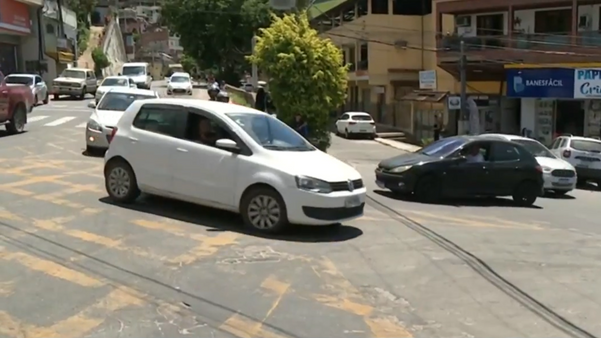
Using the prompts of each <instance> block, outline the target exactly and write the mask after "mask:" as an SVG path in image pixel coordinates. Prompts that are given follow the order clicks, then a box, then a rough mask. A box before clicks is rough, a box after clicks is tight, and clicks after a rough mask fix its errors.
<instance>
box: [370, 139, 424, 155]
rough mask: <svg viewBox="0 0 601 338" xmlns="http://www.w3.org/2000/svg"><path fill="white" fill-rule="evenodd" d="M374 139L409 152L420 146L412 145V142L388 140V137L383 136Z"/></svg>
mask: <svg viewBox="0 0 601 338" xmlns="http://www.w3.org/2000/svg"><path fill="white" fill-rule="evenodd" d="M374 141H376V142H378V143H381V144H383V145H387V146H389V147H392V148H396V149H399V150H403V151H406V152H409V153H412V152H414V151H416V150H418V149H420V148H421V147H418V146H414V145H413V144H409V143H403V142H399V141H394V140H389V139H385V138H375V139H374Z"/></svg>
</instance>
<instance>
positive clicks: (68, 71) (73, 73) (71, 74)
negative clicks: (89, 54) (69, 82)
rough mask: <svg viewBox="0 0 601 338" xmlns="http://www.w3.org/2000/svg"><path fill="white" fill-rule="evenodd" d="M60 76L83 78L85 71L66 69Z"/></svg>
mask: <svg viewBox="0 0 601 338" xmlns="http://www.w3.org/2000/svg"><path fill="white" fill-rule="evenodd" d="M61 77H72V78H76V79H85V78H86V72H84V71H81V70H72V69H66V70H64V71H63V72H62V73H61Z"/></svg>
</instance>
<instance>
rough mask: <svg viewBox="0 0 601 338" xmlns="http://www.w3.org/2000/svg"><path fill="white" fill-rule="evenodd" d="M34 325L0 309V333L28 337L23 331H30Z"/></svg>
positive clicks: (19, 337) (15, 337)
mask: <svg viewBox="0 0 601 338" xmlns="http://www.w3.org/2000/svg"><path fill="white" fill-rule="evenodd" d="M32 328H33V327H32V326H30V325H27V324H24V323H21V321H19V320H17V319H16V318H13V317H12V316H11V315H9V314H8V313H6V312H4V311H0V335H3V336H7V337H14V338H21V337H27V335H23V332H28V331H30V330H31V329H32Z"/></svg>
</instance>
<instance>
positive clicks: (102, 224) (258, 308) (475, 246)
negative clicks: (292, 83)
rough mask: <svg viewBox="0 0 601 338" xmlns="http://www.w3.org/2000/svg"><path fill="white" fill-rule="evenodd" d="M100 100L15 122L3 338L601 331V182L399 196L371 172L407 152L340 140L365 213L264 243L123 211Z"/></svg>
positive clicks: (0, 136) (188, 212) (219, 222)
mask: <svg viewBox="0 0 601 338" xmlns="http://www.w3.org/2000/svg"><path fill="white" fill-rule="evenodd" d="M157 88H159V87H157ZM157 90H164V89H161V88H159V89H157ZM201 95H202V92H199V94H198V96H201ZM86 106H87V100H84V101H69V100H59V101H53V102H51V103H50V104H49V105H47V106H42V107H37V108H35V109H34V111H33V113H31V115H30V123H29V124H28V127H27V129H28V132H26V133H23V134H21V135H16V136H6V135H5V134H4V133H1V132H0V157H1V158H2V161H0V171H1V173H2V174H1V175H0V206H1V207H0V337H1V338H4V337H29V338H42V337H44V338H49V337H61V338H67V337H73V338H81V337H93V338H104V337H107V338H108V337H111V338H114V337H120V336H129V337H149V338H153V337H184V336H189V335H191V336H195V337H243V338H246V337H509V336H521V337H593V336H594V335H601V320H599V317H600V315H598V313H600V312H601V311H600V310H601V305H600V302H601V288H599V287H598V285H599V281H598V279H599V278H598V276H599V275H600V268H599V265H600V263H599V259H598V258H599V257H600V256H601V255H600V253H601V245H600V244H599V243H600V241H599V236H600V235H601V234H599V230H598V229H597V228H596V227H595V223H597V224H599V222H597V221H596V220H594V217H595V215H596V212H595V211H594V210H595V206H598V205H600V203H599V202H601V201H600V200H599V199H600V197H599V196H600V195H599V193H597V192H592V191H576V192H574V193H573V194H571V196H572V197H573V198H566V199H562V200H553V199H541V200H540V201H539V202H537V205H538V206H539V207H540V208H536V209H535V208H532V209H525V208H516V207H513V206H511V205H510V204H509V203H507V202H504V201H503V200H497V201H493V202H490V201H489V202H488V204H486V205H482V204H477V203H475V202H467V201H466V202H463V201H462V203H461V204H454V205H426V204H418V203H413V202H409V201H400V200H395V199H393V198H391V197H389V196H386V195H382V194H380V193H378V192H376V191H375V190H377V188H376V187H375V185H374V184H373V169H374V166H375V164H376V163H377V162H378V161H379V160H380V159H382V158H385V157H387V156H392V155H394V154H397V153H398V152H399V151H398V150H395V149H393V148H390V147H386V146H384V145H381V144H378V143H375V142H373V141H363V140H343V139H339V138H334V140H333V146H332V148H331V149H330V153H331V154H332V155H335V156H337V157H339V158H341V159H343V160H345V161H347V162H349V163H350V164H352V165H354V166H355V167H356V168H357V169H358V170H359V171H361V173H362V174H363V176H364V180H365V182H366V184H367V186H368V187H369V190H370V192H369V198H370V200H369V202H368V205H367V207H366V212H365V216H364V217H363V218H361V219H359V220H357V221H353V222H348V223H347V224H344V225H343V226H342V227H341V228H340V229H338V230H332V229H325V228H299V229H295V230H294V231H291V232H290V233H288V234H286V235H282V236H278V237H275V238H267V237H263V236H258V235H257V234H254V233H248V232H246V231H244V230H243V229H242V227H241V226H240V223H241V220H240V219H239V217H237V216H236V215H232V214H228V213H224V212H219V211H215V210H211V209H207V208H202V207H198V206H192V205H188V204H185V203H180V202H175V201H169V200H164V199H159V198H144V199H143V200H142V201H140V202H139V203H137V204H135V205H134V206H132V207H130V208H123V207H119V206H115V205H111V204H110V203H109V202H108V201H107V200H106V199H105V196H106V193H105V191H104V187H103V178H102V166H103V161H102V159H101V158H95V157H87V156H85V155H84V154H83V150H84V148H85V145H84V128H85V126H83V127H82V124H85V122H86V121H87V118H88V116H89V114H90V110H89V109H88V108H86ZM41 117H43V118H41ZM67 117H68V119H67ZM57 121H59V122H57Z"/></svg>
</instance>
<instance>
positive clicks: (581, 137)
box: [560, 135, 601, 143]
mask: <svg viewBox="0 0 601 338" xmlns="http://www.w3.org/2000/svg"><path fill="white" fill-rule="evenodd" d="M560 137H567V138H569V139H571V140H578V141H593V142H597V143H601V140H598V139H596V138H592V137H583V136H568V135H562V136H560Z"/></svg>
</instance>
